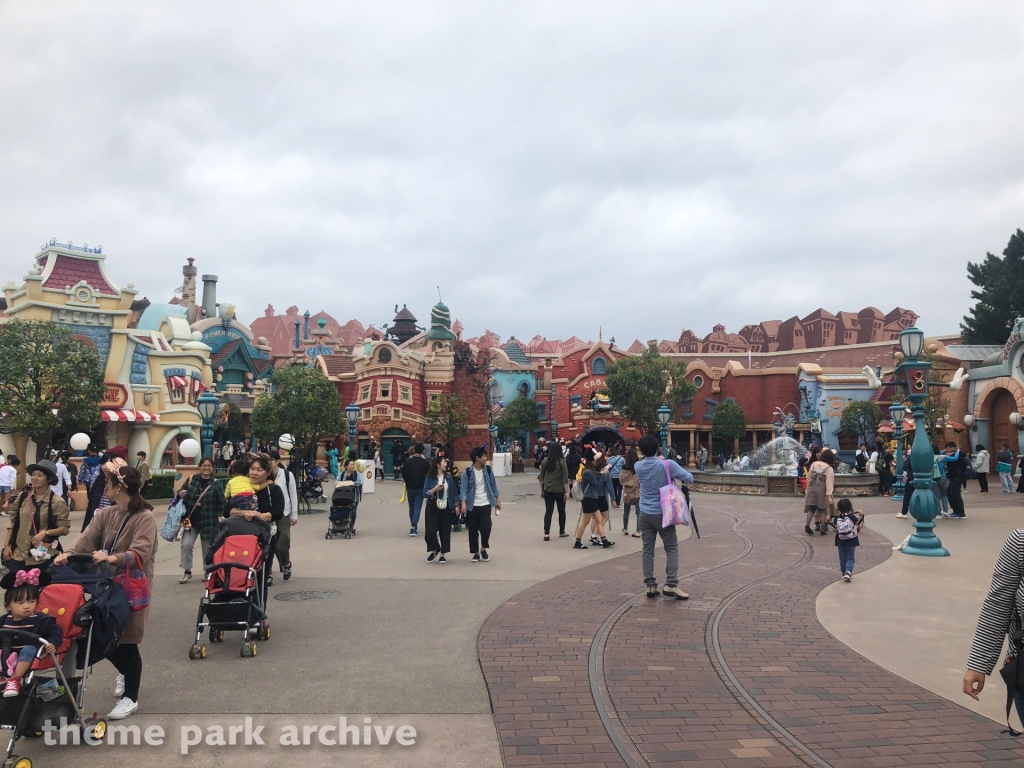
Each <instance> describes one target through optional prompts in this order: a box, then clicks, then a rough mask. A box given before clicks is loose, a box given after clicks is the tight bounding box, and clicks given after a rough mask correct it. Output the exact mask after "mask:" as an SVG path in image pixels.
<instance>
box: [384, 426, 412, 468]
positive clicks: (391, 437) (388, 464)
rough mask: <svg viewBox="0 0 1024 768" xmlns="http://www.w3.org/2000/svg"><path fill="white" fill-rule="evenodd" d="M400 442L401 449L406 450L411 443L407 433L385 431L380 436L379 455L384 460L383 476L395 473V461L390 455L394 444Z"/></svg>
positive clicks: (397, 430)
mask: <svg viewBox="0 0 1024 768" xmlns="http://www.w3.org/2000/svg"><path fill="white" fill-rule="evenodd" d="M397 441H401V443H402V447H403V448H405V449H406V450H408V448H409V446H410V445H411V443H412V440H411V438H410V437H409V433H408V432H406V431H405V430H404V429H397V428H392V429H385V430H384V431H383V432H381V435H380V454H381V458H382V459H384V474H385V475H390V474H391V473H392V472H394V471H395V461H394V458H393V457H392V455H391V450H392V449H393V448H394V446H395V443H396V442H397Z"/></svg>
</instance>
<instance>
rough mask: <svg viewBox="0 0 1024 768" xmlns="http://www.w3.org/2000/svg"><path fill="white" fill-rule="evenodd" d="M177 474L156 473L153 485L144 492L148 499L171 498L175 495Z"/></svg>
mask: <svg viewBox="0 0 1024 768" xmlns="http://www.w3.org/2000/svg"><path fill="white" fill-rule="evenodd" d="M174 478H175V474H173V473H172V474H166V475H154V476H153V478H152V480H153V487H152V488H150V489H149V491H148V492H146V493H144V494H143V496H145V497H146V498H147V499H169V498H171V496H173V495H174Z"/></svg>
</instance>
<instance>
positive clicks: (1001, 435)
mask: <svg viewBox="0 0 1024 768" xmlns="http://www.w3.org/2000/svg"><path fill="white" fill-rule="evenodd" d="M1016 410H1017V401H1016V400H1015V399H1014V397H1013V395H1012V394H1011V393H1010V391H1009V390H1007V389H1000V390H999V392H997V393H994V396H993V397H990V398H989V411H988V429H989V447H988V450H989V453H991V454H992V455H993V456H995V454H996V451H999V450H1002V448H1003V443H1007V444H1009V446H1010V450H1011V451H1013V452H1014V453H1015V454H1016V452H1017V428H1016V427H1014V426H1013V425H1012V424H1010V414H1011V413H1013V412H1014V411H1016ZM993 466H995V465H994V464H993Z"/></svg>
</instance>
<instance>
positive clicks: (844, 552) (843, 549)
mask: <svg viewBox="0 0 1024 768" xmlns="http://www.w3.org/2000/svg"><path fill="white" fill-rule="evenodd" d="M836 549H838V550H839V570H840V571H842V572H843V573H853V561H854V557H855V556H856V554H857V548H856V547H851V546H849V545H847V544H840V545H839V546H838V547H836Z"/></svg>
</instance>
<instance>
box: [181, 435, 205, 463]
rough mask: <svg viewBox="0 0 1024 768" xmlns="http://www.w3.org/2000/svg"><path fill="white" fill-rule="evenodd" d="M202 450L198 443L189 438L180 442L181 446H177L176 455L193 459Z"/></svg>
mask: <svg viewBox="0 0 1024 768" xmlns="http://www.w3.org/2000/svg"><path fill="white" fill-rule="evenodd" d="M202 450H203V448H202V446H201V445H199V441H198V440H193V439H192V438H191V437H189V438H187V439H185V440H182V441H181V445H179V446H178V453H180V454H181V455H182V456H184V457H185V458H186V459H194V458H195V457H196V456H198V455H199V452H200V451H202Z"/></svg>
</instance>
